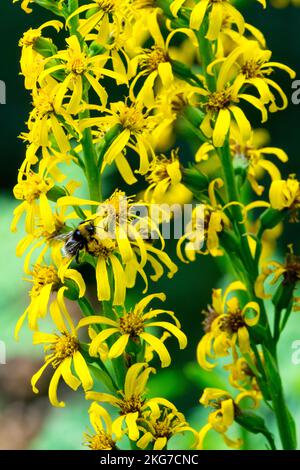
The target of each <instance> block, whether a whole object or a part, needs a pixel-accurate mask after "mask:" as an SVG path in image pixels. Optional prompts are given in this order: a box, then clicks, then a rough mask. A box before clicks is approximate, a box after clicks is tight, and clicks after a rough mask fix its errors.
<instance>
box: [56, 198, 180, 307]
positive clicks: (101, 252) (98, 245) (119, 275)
mask: <svg viewBox="0 0 300 470" xmlns="http://www.w3.org/2000/svg"><path fill="white" fill-rule="evenodd" d="M68 205H69V206H83V205H96V206H98V208H97V212H96V214H94V215H93V216H92V217H91V218H90V219H88V220H87V222H89V221H90V220H92V222H93V224H94V227H95V233H94V234H93V235H92V236H91V238H90V240H89V241H88V243H87V246H86V249H85V251H86V252H87V253H89V254H90V255H92V256H93V257H95V258H97V262H96V268H95V269H96V280H97V293H98V299H99V300H110V299H111V298H112V297H113V305H123V304H124V300H125V294H126V288H130V287H133V286H134V285H135V280H136V276H137V274H138V273H139V274H140V275H141V276H142V278H143V280H144V281H145V284H146V288H145V290H144V292H145V291H146V290H147V287H148V284H147V276H146V274H145V271H144V267H145V264H146V263H147V261H148V262H149V263H150V265H151V266H152V267H153V269H154V274H152V275H150V277H151V279H152V280H155V281H156V280H158V279H159V278H160V277H161V276H162V275H163V272H164V269H163V265H165V266H166V267H167V269H168V270H169V273H168V276H169V277H172V276H173V275H174V273H175V272H176V271H177V267H176V265H175V264H174V263H173V262H172V261H171V259H170V258H169V256H168V255H167V254H166V253H164V252H163V251H162V250H163V248H164V240H163V238H162V236H161V234H160V231H159V228H158V227H157V225H156V222H155V221H153V220H151V218H150V217H149V216H148V215H145V216H143V215H142V216H139V215H136V214H135V211H136V209H138V208H139V207H141V206H142V204H135V203H133V201H132V199H131V198H127V197H126V196H125V193H123V192H122V191H119V190H116V191H115V192H114V193H113V194H112V196H111V197H110V198H108V199H107V200H106V201H104V202H102V203H100V202H96V201H90V200H85V199H80V198H76V197H73V196H65V197H62V198H60V199H59V200H58V206H60V207H61V206H68ZM144 207H145V206H144ZM138 212H139V210H138ZM144 232H146V235H147V236H148V237H149V236H150V235H151V233H153V232H154V233H155V235H156V237H155V238H159V239H160V241H161V243H162V245H161V249H158V248H156V247H154V246H152V245H151V244H150V243H149V242H147V240H145V236H144ZM156 258H158V260H157V259H156ZM71 262H72V258H70V259H69V260H68V259H67V260H66V263H65V267H64V268H63V269H66V268H67V267H68V265H69V264H70V263H71ZM109 272H112V276H113V280H114V283H113V284H114V286H111V283H110V281H109ZM112 287H113V290H114V292H113V295H112V292H111V291H112Z"/></svg>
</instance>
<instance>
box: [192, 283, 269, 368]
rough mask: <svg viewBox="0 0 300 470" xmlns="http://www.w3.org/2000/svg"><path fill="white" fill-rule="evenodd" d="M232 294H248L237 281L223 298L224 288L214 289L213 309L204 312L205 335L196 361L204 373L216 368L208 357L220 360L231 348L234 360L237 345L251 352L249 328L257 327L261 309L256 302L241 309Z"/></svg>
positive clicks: (249, 303)
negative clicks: (242, 292) (238, 292)
mask: <svg viewBox="0 0 300 470" xmlns="http://www.w3.org/2000/svg"><path fill="white" fill-rule="evenodd" d="M233 291H247V288H246V287H245V285H244V284H243V283H242V282H240V281H236V282H232V283H231V284H230V285H229V286H228V287H227V289H226V290H225V292H224V294H223V295H222V290H221V289H214V290H213V295H212V306H211V307H210V306H209V307H208V310H207V311H206V312H204V315H205V320H204V322H203V326H204V332H205V334H204V336H203V337H202V338H201V340H200V342H199V344H198V348H197V359H198V362H199V364H200V366H201V367H202V368H203V369H205V370H210V369H213V368H214V367H215V366H216V364H215V363H211V362H209V361H208V360H207V358H209V359H212V360H214V359H215V358H217V357H223V356H227V355H228V354H229V352H228V350H229V349H230V348H231V349H232V353H233V356H234V358H235V357H236V344H238V346H239V348H240V351H241V353H242V354H246V353H250V351H251V349H250V339H249V331H248V328H249V327H252V326H255V325H256V324H257V322H258V320H259V314H260V308H259V305H258V304H257V303H256V302H248V303H247V304H246V305H245V306H244V307H243V308H242V307H241V306H240V302H239V300H238V298H237V297H231V298H230V299H228V296H229V294H230V293H231V292H233ZM249 313H250V314H251V316H250V315H249Z"/></svg>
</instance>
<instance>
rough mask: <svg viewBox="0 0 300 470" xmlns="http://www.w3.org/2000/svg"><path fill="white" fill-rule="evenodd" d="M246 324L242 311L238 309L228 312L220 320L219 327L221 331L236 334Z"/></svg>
mask: <svg viewBox="0 0 300 470" xmlns="http://www.w3.org/2000/svg"><path fill="white" fill-rule="evenodd" d="M245 325H246V324H245V321H244V318H243V316H242V312H241V310H239V309H238V310H236V311H233V312H228V314H227V315H226V316H225V317H223V318H222V319H221V320H220V323H219V328H220V330H221V331H225V332H227V333H229V334H234V333H237V331H238V330H239V329H240V328H242V327H243V326H245Z"/></svg>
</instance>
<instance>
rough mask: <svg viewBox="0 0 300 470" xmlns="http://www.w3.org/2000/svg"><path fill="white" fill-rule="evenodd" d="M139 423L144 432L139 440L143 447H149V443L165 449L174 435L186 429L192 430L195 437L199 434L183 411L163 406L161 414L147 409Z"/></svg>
mask: <svg viewBox="0 0 300 470" xmlns="http://www.w3.org/2000/svg"><path fill="white" fill-rule="evenodd" d="M139 423H140V424H139V429H140V430H141V431H143V433H144V434H143V436H142V437H141V438H140V439H139V440H138V442H137V446H138V447H140V448H141V449H146V448H148V446H149V444H151V445H153V450H162V449H165V448H166V446H167V444H168V442H169V440H170V439H171V438H172V437H173V436H175V435H176V434H181V433H184V432H186V431H188V432H191V433H192V434H193V435H194V437H196V435H197V433H196V431H195V430H194V429H193V428H191V427H190V426H189V425H188V423H187V422H186V420H185V417H184V415H183V414H182V413H180V412H178V411H174V410H170V409H168V408H163V409H162V410H161V412H160V414H159V416H155V415H153V414H152V412H151V411H145V412H144V413H143V417H142V418H141V419H140V421H139Z"/></svg>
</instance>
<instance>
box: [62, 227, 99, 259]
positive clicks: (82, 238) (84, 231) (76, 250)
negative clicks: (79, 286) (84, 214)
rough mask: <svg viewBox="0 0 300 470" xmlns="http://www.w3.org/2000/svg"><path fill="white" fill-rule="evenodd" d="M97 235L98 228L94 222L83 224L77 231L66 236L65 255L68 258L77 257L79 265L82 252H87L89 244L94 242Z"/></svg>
mask: <svg viewBox="0 0 300 470" xmlns="http://www.w3.org/2000/svg"><path fill="white" fill-rule="evenodd" d="M95 233H96V227H95V226H94V224H93V221H92V220H85V221H84V222H81V223H80V224H79V225H78V226H77V228H76V229H75V230H73V231H71V232H69V233H67V234H66V235H65V236H64V240H65V244H64V247H63V254H64V255H65V256H67V257H73V256H75V259H76V261H77V263H78V262H79V254H80V251H81V250H84V249H85V250H87V248H88V244H89V243H90V242H91V241H92V240H93V238H94V235H95Z"/></svg>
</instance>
